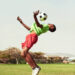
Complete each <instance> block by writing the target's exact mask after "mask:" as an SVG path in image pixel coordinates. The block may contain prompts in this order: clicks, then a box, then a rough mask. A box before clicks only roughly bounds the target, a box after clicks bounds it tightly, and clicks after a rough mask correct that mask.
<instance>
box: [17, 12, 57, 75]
mask: <svg viewBox="0 0 75 75" xmlns="http://www.w3.org/2000/svg"><path fill="white" fill-rule="evenodd" d="M38 14H39V11H36V12H34V14H33V15H34V20H35V23H34V24H33V25H32V26H31V28H30V27H29V26H27V25H26V24H24V23H23V21H22V20H21V18H20V17H17V20H18V21H19V22H20V23H21V24H22V25H23V26H24V27H25V28H26V29H27V30H29V31H30V34H28V35H27V36H26V40H25V42H24V43H22V49H23V50H22V52H21V56H22V57H23V58H24V59H25V61H26V62H27V63H28V64H29V65H30V66H31V68H32V75H38V73H39V71H40V69H41V68H40V67H39V66H38V65H37V64H36V62H35V61H34V60H33V58H32V56H31V55H30V53H29V50H30V48H31V47H32V46H33V45H34V44H35V43H36V42H37V40H38V36H39V35H40V34H42V33H45V32H47V31H51V32H54V31H55V30H56V27H55V25H54V24H47V25H46V24H43V25H42V24H40V23H39V22H38V19H37V15H38Z"/></svg>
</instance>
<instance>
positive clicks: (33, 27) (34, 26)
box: [30, 23, 49, 36]
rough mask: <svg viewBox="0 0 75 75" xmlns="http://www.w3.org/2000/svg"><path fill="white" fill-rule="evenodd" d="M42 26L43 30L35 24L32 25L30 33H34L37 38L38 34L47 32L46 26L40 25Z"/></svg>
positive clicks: (47, 27)
mask: <svg viewBox="0 0 75 75" xmlns="http://www.w3.org/2000/svg"><path fill="white" fill-rule="evenodd" d="M42 25H43V28H40V27H38V26H37V25H36V23H33V25H32V26H31V29H30V32H32V31H35V32H36V34H37V35H38V36H39V35H40V34H42V33H45V32H47V31H49V26H48V24H42Z"/></svg>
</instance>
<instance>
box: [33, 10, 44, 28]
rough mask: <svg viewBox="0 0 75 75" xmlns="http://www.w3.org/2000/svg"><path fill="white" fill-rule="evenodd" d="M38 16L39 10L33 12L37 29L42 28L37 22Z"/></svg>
mask: <svg viewBox="0 0 75 75" xmlns="http://www.w3.org/2000/svg"><path fill="white" fill-rule="evenodd" d="M38 14H39V10H38V11H36V12H34V20H35V23H36V25H37V26H38V27H40V28H43V26H42V25H41V24H40V23H39V22H38V19H37V15H38Z"/></svg>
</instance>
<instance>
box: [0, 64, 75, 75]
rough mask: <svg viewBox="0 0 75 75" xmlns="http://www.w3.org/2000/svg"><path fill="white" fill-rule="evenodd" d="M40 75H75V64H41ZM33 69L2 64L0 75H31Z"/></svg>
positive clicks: (23, 65)
mask: <svg viewBox="0 0 75 75" xmlns="http://www.w3.org/2000/svg"><path fill="white" fill-rule="evenodd" d="M39 66H40V67H41V68H42V70H41V71H40V74H39V75H75V64H39ZM31 72H32V70H31V68H30V66H29V65H27V64H26V65H25V64H18V65H15V64H0V75H31Z"/></svg>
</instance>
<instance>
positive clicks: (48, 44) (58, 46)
mask: <svg viewBox="0 0 75 75" xmlns="http://www.w3.org/2000/svg"><path fill="white" fill-rule="evenodd" d="M37 10H40V11H41V12H45V13H46V14H47V15H48V18H47V20H46V22H44V23H52V24H55V25H56V27H57V30H56V32H54V33H51V32H49V31H48V32H47V33H45V34H42V35H40V36H39V39H38V42H37V43H36V44H35V45H34V46H33V47H32V48H31V50H30V51H34V52H39V51H40V52H46V53H50V52H52V53H70V54H73V55H75V0H0V50H5V49H7V48H9V47H17V48H19V49H21V43H22V42H24V41H25V37H26V35H27V34H29V31H27V30H26V29H25V28H24V27H23V26H22V25H21V24H20V23H19V22H18V21H17V16H20V17H21V18H22V20H23V22H24V23H25V24H27V25H28V26H31V25H32V24H33V23H34V18H33V12H34V11H37Z"/></svg>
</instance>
